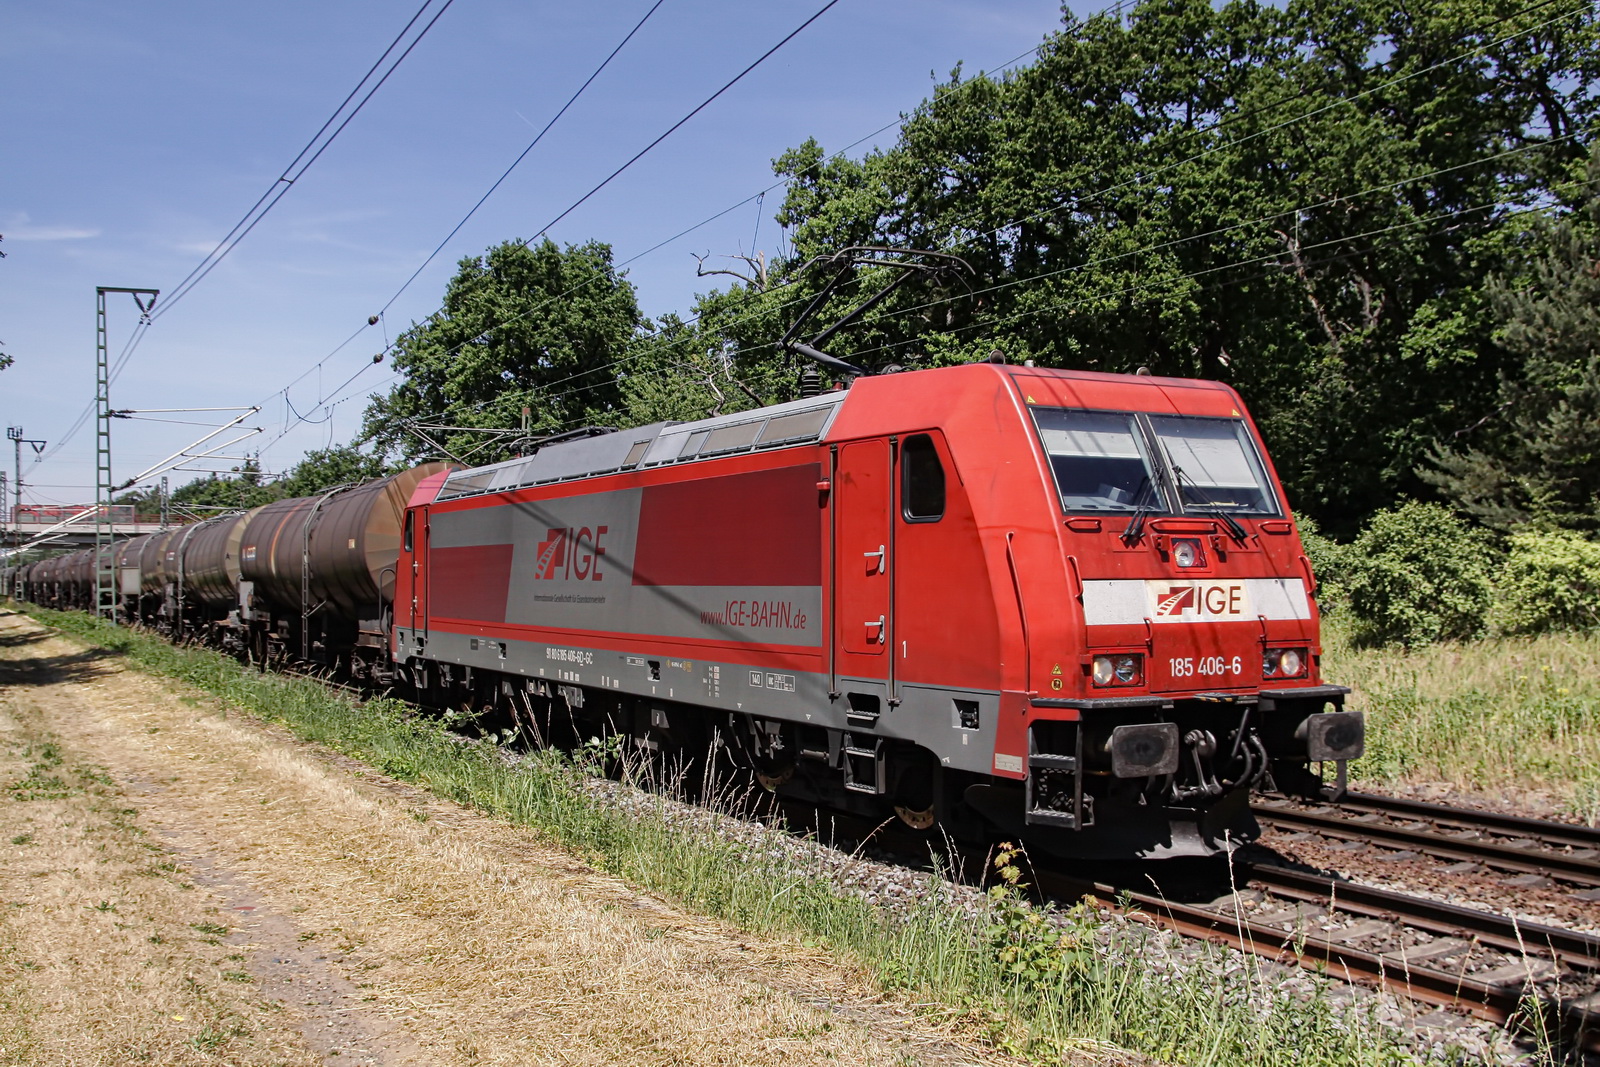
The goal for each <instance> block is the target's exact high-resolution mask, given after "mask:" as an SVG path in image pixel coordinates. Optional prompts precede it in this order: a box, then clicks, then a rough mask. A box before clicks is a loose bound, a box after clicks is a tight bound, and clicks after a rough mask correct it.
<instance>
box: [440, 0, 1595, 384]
mask: <svg viewBox="0 0 1600 1067" xmlns="http://www.w3.org/2000/svg"><path fill="white" fill-rule="evenodd" d="M1555 2H1557V0H1535V2H1534V3H1532V4H1529V5H1527V6H1526V7H1523V8H1521V9H1519V10H1518V11H1516V12H1513V13H1512V14H1510V15H1507V16H1505V17H1503V18H1500V19H1497V20H1495V21H1494V22H1492V23H1490V25H1489V27H1488V28H1489V29H1491V30H1492V29H1495V28H1498V27H1499V26H1501V25H1504V24H1505V23H1507V22H1509V21H1512V20H1514V19H1517V18H1520V17H1522V16H1524V15H1527V14H1530V13H1532V12H1534V11H1537V10H1539V9H1541V8H1544V7H1547V6H1549V5H1550V4H1552V3H1555ZM1123 6H1124V5H1123V4H1121V3H1119V4H1117V5H1114V6H1113V8H1110V9H1107V11H1106V12H1102V13H1101V14H1100V15H1099V16H1095V17H1096V18H1098V17H1105V16H1106V15H1108V14H1113V13H1116V12H1118V11H1120V9H1121V8H1122V7H1123ZM1585 7H1586V5H1579V6H1578V7H1574V8H1571V9H1568V10H1566V11H1564V12H1562V13H1561V14H1559V15H1557V16H1554V17H1553V18H1551V19H1547V20H1545V21H1544V22H1541V23H1538V24H1536V25H1534V26H1530V27H1524V28H1523V29H1520V30H1517V31H1515V32H1514V33H1510V34H1506V35H1505V36H1503V37H1500V38H1498V39H1496V40H1494V41H1490V42H1486V43H1484V44H1480V45H1478V46H1475V47H1474V48H1472V49H1469V50H1467V51H1466V52H1463V53H1461V54H1460V55H1457V56H1454V57H1451V58H1450V59H1447V60H1441V61H1439V62H1437V63H1434V64H1431V65H1429V66H1428V67H1425V68H1421V69H1419V70H1416V71H1410V72H1407V73H1405V74H1403V75H1398V76H1396V77H1394V78H1390V79H1385V80H1384V81H1383V82H1381V83H1380V84H1378V85H1375V86H1373V87H1371V88H1370V89H1367V90H1363V91H1362V92H1360V93H1357V94H1354V95H1352V96H1348V97H1340V98H1338V99H1336V100H1333V101H1330V102H1329V103H1328V104H1325V105H1323V106H1321V107H1316V108H1313V109H1310V110H1308V111H1306V112H1303V113H1301V114H1299V115H1296V116H1294V117H1292V118H1289V119H1286V120H1284V121H1283V122H1280V123H1277V124H1275V125H1273V126H1271V127H1268V128H1266V129H1263V130H1259V131H1255V132H1254V133H1251V134H1247V135H1246V136H1245V137H1242V138H1235V139H1231V140H1227V141H1220V142H1218V143H1215V144H1213V145H1209V146H1207V147H1206V148H1204V149H1202V150H1201V151H1199V152H1196V153H1193V154H1191V155H1190V156H1188V157H1186V158H1184V159H1182V160H1179V161H1177V162H1176V163H1173V164H1167V165H1164V166H1162V167H1158V168H1156V169H1155V170H1152V171H1147V172H1145V173H1143V174H1141V175H1139V176H1138V177H1137V178H1134V179H1130V180H1129V181H1127V182H1123V183H1119V184H1118V185H1116V186H1110V187H1104V188H1101V189H1098V190H1095V191H1093V192H1091V193H1088V194H1086V195H1085V196H1083V197H1080V198H1077V199H1075V200H1073V201H1071V202H1070V203H1069V204H1067V205H1054V206H1052V207H1050V208H1046V209H1043V210H1041V211H1037V212H1035V213H1033V214H1031V215H1029V216H1023V217H1021V218H1018V219H1015V220H1012V221H1010V222H1005V223H1002V224H1000V225H999V226H997V227H995V228H994V229H991V230H988V231H986V232H985V233H984V234H981V235H976V236H989V235H995V234H999V233H1001V232H1003V231H1004V230H1006V229H1008V228H1010V227H1013V226H1018V225H1021V224H1023V223H1025V222H1027V221H1031V220H1032V219H1036V218H1039V217H1042V216H1043V215H1045V214H1050V213H1052V212H1055V211H1059V210H1064V209H1067V208H1070V207H1076V206H1080V205H1082V204H1086V203H1088V202H1090V201H1092V200H1093V199H1095V198H1097V197H1100V196H1104V195H1107V194H1109V193H1110V192H1113V191H1116V190H1119V189H1123V188H1127V187H1130V186H1132V185H1135V184H1139V183H1142V182H1145V181H1149V180H1151V179H1153V178H1155V177H1157V176H1158V175H1160V174H1163V173H1166V172H1167V171H1168V170H1170V169H1172V168H1173V167H1176V166H1181V165H1184V164H1187V163H1190V162H1194V161H1195V160H1197V159H1200V158H1202V157H1204V156H1206V155H1208V154H1210V153H1212V152H1216V151H1220V150H1222V149H1225V148H1229V147H1232V146H1234V145H1237V144H1241V143H1243V142H1244V141H1246V140H1250V139H1253V138H1255V137H1258V136H1262V135H1265V134H1266V133H1269V132H1273V131H1276V130H1281V129H1284V128H1287V127H1289V126H1292V125H1294V124H1296V123H1298V122H1303V121H1306V120H1308V119H1310V118H1314V117H1315V116H1317V115H1320V114H1323V113H1325V112H1326V111H1328V110H1331V109H1333V108H1336V107H1339V106H1341V105H1344V104H1348V103H1352V102H1354V101H1356V100H1359V99H1361V98H1363V97H1366V96H1369V95H1372V94H1374V93H1377V92H1379V91H1382V90H1384V89H1387V88H1392V87H1393V86H1394V85H1397V84H1400V83H1402V82H1405V81H1409V80H1411V79H1412V78H1416V77H1420V76H1421V75H1423V74H1427V73H1430V72H1432V71H1435V70H1439V69H1441V68H1443V67H1445V66H1448V65H1451V64H1453V63H1458V62H1460V61H1462V60H1464V59H1468V58H1471V57H1472V56H1475V55H1478V54H1481V53H1483V52H1485V51H1487V50H1488V49H1490V48H1493V47H1495V46H1497V45H1499V44H1503V43H1505V42H1506V41H1509V40H1512V39H1514V38H1515V37H1518V36H1522V35H1524V34H1528V33H1532V32H1535V31H1537V30H1539V29H1542V28H1543V27H1545V26H1548V25H1551V24H1553V23H1554V22H1557V21H1560V20H1561V19H1564V18H1566V17H1568V16H1570V15H1572V14H1575V13H1577V12H1579V11H1582V10H1585ZM1088 21H1093V20H1092V19H1091V20H1088ZM1048 43H1049V42H1048V41H1046V42H1041V44H1040V45H1039V46H1036V47H1035V48H1034V49H1031V50H1030V51H1029V52H1025V53H1023V54H1022V55H1023V56H1026V55H1029V54H1032V53H1035V52H1037V51H1038V50H1039V48H1042V47H1044V45H1045V44H1048ZM1018 58H1022V57H1018ZM1012 62H1015V60H1013V61H1012ZM973 84H980V82H979V81H978V80H977V79H974V80H972V81H968V82H964V83H962V85H961V86H959V87H957V89H960V88H964V87H965V86H968V85H973ZM953 91H954V90H953ZM1297 99H1299V97H1298V96H1295V95H1289V96H1285V97H1283V98H1281V99H1280V100H1278V101H1275V102H1274V103H1272V104H1270V105H1265V106H1263V107H1258V108H1253V109H1250V110H1249V111H1248V112H1243V113H1232V114H1230V115H1228V116H1225V117H1224V118H1223V119H1221V120H1219V121H1218V122H1216V123H1213V124H1212V125H1211V126H1208V127H1203V128H1198V129H1196V130H1194V131H1192V132H1193V133H1195V134H1204V133H1209V132H1213V131H1215V130H1217V129H1220V128H1222V127H1223V126H1225V125H1228V124H1231V123H1232V122H1234V121H1237V119H1239V118H1242V117H1246V116H1248V115H1255V114H1260V113H1263V112H1265V111H1270V110H1274V109H1276V108H1278V107H1283V106H1287V105H1288V104H1290V103H1293V102H1294V101H1295V100H1297ZM893 125H895V123H891V124H890V126H893ZM890 126H886V127H883V129H888V128H890ZM878 132H880V133H881V132H882V130H880V131H878ZM875 135H876V134H872V135H869V137H870V136H875ZM857 143H860V142H859V141H858V142H857ZM1539 143H1544V142H1539ZM851 147H853V146H851ZM844 151H848V148H847V149H845V150H844ZM839 154H842V153H839ZM836 157H837V154H836V155H835V156H834V157H830V158H836ZM787 180H792V179H786V181H787ZM786 181H785V182H779V183H776V184H775V185H773V186H770V187H768V189H767V190H763V192H762V193H758V194H755V196H752V197H749V198H746V199H745V200H744V201H741V202H740V203H739V204H737V205H734V206H733V207H730V208H728V209H725V210H724V211H723V212H721V213H719V214H718V215H717V216H713V218H716V217H720V216H721V215H722V214H726V213H727V211H731V210H734V209H736V208H737V207H741V206H743V205H744V204H747V203H749V202H750V201H751V200H753V199H755V198H756V196H760V195H764V193H765V192H768V191H771V189H774V188H777V187H778V186H780V185H782V184H785V183H786ZM699 225H703V223H702V224H699ZM687 232H689V231H683V233H680V234H678V235H677V236H675V237H673V238H669V239H668V241H667V242H662V244H666V243H670V242H671V241H673V240H676V239H678V237H681V236H683V234H684V233H687ZM524 243H526V242H524ZM662 244H658V245H656V246H653V247H652V248H651V249H648V250H647V251H646V253H642V254H648V252H651V251H654V250H655V249H656V248H659V247H661V246H662ZM949 247H950V246H949V245H947V250H948V248H949ZM626 262H631V260H629V261H626ZM626 262H625V263H624V264H621V265H624V266H625V265H626ZM591 284H594V282H593V281H592V280H591V281H590V282H586V283H582V284H580V285H578V286H574V287H573V288H571V289H569V290H567V291H566V292H564V293H562V294H559V295H557V296H554V297H549V298H546V299H545V300H544V301H541V302H540V303H539V304H537V305H535V306H534V307H533V308H529V309H525V310H524V311H521V312H519V313H517V314H516V315H512V316H510V317H508V318H507V319H504V320H501V321H500V322H498V323H496V324H495V325H494V326H491V327H490V329H498V328H501V327H503V326H505V325H508V324H510V323H512V322H515V321H517V320H518V319H520V318H523V317H525V316H526V315H528V314H532V313H534V312H536V311H537V310H539V309H540V308H543V307H546V306H548V305H550V304H551V303H553V302H555V301H556V300H561V299H565V298H567V297H569V296H571V295H573V294H575V293H576V292H579V291H581V290H582V289H583V288H584V287H586V286H587V285H591ZM793 284H795V281H793V280H791V281H790V282H786V283H780V284H779V286H776V287H773V288H783V287H788V286H792V285H793ZM768 291H769V292H770V291H771V289H769V290H768ZM793 303H794V302H790V303H789V304H783V305H779V307H778V308H777V309H772V308H768V309H763V313H770V312H771V311H773V310H782V308H783V307H787V306H792V304H793ZM441 310H442V309H441ZM437 314H439V312H434V315H432V316H429V317H430V318H432V317H434V316H436V315H437ZM698 318H699V316H694V317H692V318H691V319H689V320H686V321H688V322H693V321H696V320H697V319H698ZM460 347H461V346H460V345H459V344H458V345H456V346H455V347H454V348H452V349H450V350H449V352H448V353H447V354H453V353H455V352H456V351H459V349H460ZM604 369H606V368H604V367H597V368H589V369H586V370H584V371H580V372H578V373H577V374H576V375H573V376H571V377H582V376H585V375H588V374H593V373H598V372H600V371H602V370H604ZM564 380H565V379H564ZM551 384H559V382H557V383H551Z"/></svg>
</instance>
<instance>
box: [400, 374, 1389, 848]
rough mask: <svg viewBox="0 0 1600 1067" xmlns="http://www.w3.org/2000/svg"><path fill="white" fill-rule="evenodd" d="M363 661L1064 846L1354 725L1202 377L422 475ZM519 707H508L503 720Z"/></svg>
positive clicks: (1098, 837)
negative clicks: (721, 748) (381, 629)
mask: <svg viewBox="0 0 1600 1067" xmlns="http://www.w3.org/2000/svg"><path fill="white" fill-rule="evenodd" d="M393 573H394V575H395V581H394V599H393V605H392V621H391V622H389V623H388V639H389V642H390V644H389V649H388V651H389V653H390V655H391V657H392V661H391V663H390V664H387V665H383V666H381V667H380V666H376V665H375V666H373V667H372V668H371V669H372V670H373V671H374V672H378V671H380V670H388V671H393V672H394V674H395V675H396V676H398V677H400V678H402V679H404V680H405V681H406V682H408V683H409V684H411V685H414V686H415V687H416V689H417V690H419V691H421V692H423V693H425V694H427V695H429V696H431V697H432V698H433V699H435V700H440V701H460V700H462V699H464V698H465V699H468V700H471V701H472V702H474V703H477V704H480V705H481V704H483V703H485V702H490V703H498V704H504V705H505V706H507V707H508V708H510V709H511V710H513V711H514V712H519V713H520V714H526V715H527V716H529V717H530V719H531V720H532V721H530V722H529V725H530V726H531V727H532V728H534V729H535V730H537V731H539V732H540V733H542V734H543V733H556V734H560V733H561V732H562V731H563V730H565V731H567V732H568V733H570V734H573V735H583V734H594V733H620V734H623V735H625V736H627V737H629V738H631V739H633V740H634V741H635V742H636V743H637V744H639V745H641V746H643V747H644V748H647V749H649V750H652V751H664V752H668V753H672V752H676V753H679V754H681V755H683V756H685V757H686V758H693V757H694V756H695V755H696V754H697V753H703V752H705V751H706V748H705V746H706V745H708V744H710V743H711V742H712V739H713V738H716V739H717V740H718V741H720V742H721V743H722V744H724V745H726V746H727V748H728V750H729V751H730V752H731V753H733V754H734V755H735V757H736V758H737V759H739V760H740V761H742V762H744V763H745V764H747V765H749V766H750V767H753V768H754V770H755V772H756V773H757V774H758V776H759V778H760V780H761V782H762V783H763V784H764V785H765V786H767V787H768V788H770V789H772V790H775V791H777V792H779V793H781V794H786V795H792V796H794V797H797V798H801V799H805V800H812V801H818V802H822V803H824V804H827V805H830V806H833V807H836V808H844V809H847V810H851V811H853V812H856V813H859V814H861V815H865V816H868V817H889V816H890V814H891V813H893V814H897V815H898V816H899V817H900V818H901V819H902V820H903V821H904V822H906V823H907V824H909V825H911V826H913V827H919V828H926V827H930V826H932V825H934V824H935V823H939V824H941V825H942V826H943V827H945V828H946V829H948V830H949V831H951V832H952V833H954V834H956V835H957V836H980V837H981V836H983V835H989V836H993V835H997V834H998V835H1011V836H1016V837H1019V838H1021V839H1022V840H1025V841H1027V842H1028V843H1029V844H1030V846H1031V847H1034V848H1042V849H1045V850H1047V851H1050V852H1054V853H1061V854H1069V855H1096V856H1126V857H1154V856H1171V855H1195V854H1205V853H1210V852H1216V851H1221V850H1225V849H1227V848H1229V847H1231V845H1232V844H1234V843H1237V842H1240V841H1244V840H1248V839H1250V838H1251V837H1253V836H1254V834H1255V833H1256V826H1255V824H1254V820H1253V819H1252V817H1251V815H1250V812H1249V808H1248V798H1249V793H1250V791H1251V789H1252V788H1255V787H1260V786H1262V785H1264V784H1271V785H1275V786H1276V787H1277V788H1279V789H1283V790H1286V791H1291V792H1311V791H1314V790H1316V789H1318V788H1320V779H1319V776H1318V775H1317V774H1316V773H1315V772H1316V768H1317V765H1319V764H1329V763H1331V764H1332V765H1333V768H1334V770H1335V772H1336V774H1337V778H1338V782H1339V784H1340V785H1341V786H1342V782H1343V779H1344V769H1345V765H1346V763H1347V761H1348V760H1350V759H1354V758H1356V757H1358V756H1359V755H1361V752H1362V747H1363V742H1364V734H1363V722H1362V718H1361V716H1360V714H1359V713H1358V712H1349V711H1344V710H1342V699H1343V696H1344V694H1345V692H1346V690H1344V689H1343V688H1341V687H1339V686H1334V685H1327V684H1324V683H1323V681H1322V679H1321V677H1320V675H1319V669H1318V657H1319V653H1320V649H1319V646H1318V622H1317V613H1316V606H1315V599H1314V593H1315V580H1314V577H1313V575H1312V571H1311V567H1310V564H1309V562H1308V561H1307V558H1306V555H1305V553H1304V550H1303V549H1302V547H1301V544H1300V540H1299V537H1298V535H1297V533H1296V531H1295V527H1294V523H1293V520H1292V518H1291V515H1290V512H1289V510H1288V507H1287V505H1286V503H1285V500H1284V494H1283V490H1282V488H1281V486H1280V484H1279V482H1278V479H1277V477H1276V474H1275V473H1274V471H1273V469H1272V465H1271V461H1270V460H1269V458H1268V457H1267V455H1266V452H1265V450H1264V449H1263V448H1262V447H1261V445H1260V440H1259V437H1258V435H1257V433H1256V430H1255V427H1254V425H1253V424H1252V422H1251V420H1250V418H1249V416H1248V415H1247V414H1246V413H1245V409H1244V406H1243V404H1242V402H1241V401H1240V399H1239V396H1238V394H1237V393H1235V392H1234V391H1233V390H1232V389H1230V388H1229V387H1227V386H1225V385H1222V384H1218V383H1214V382H1205V381H1191V380H1181V379H1172V378H1158V377H1150V376H1134V375H1113V374H1097V373H1082V372H1069V371H1051V370H1042V369H1035V368H1031V367H1019V366H1004V365H996V364H974V365H968V366H961V367H950V368H942V369H936V370H925V371H916V372H910V373H901V374H893V375H884V376H879V377H864V378H859V379H857V380H855V381H854V382H853V383H852V384H851V386H850V388H849V389H848V390H844V391H839V392H832V393H825V394H822V395H819V396H813V397H808V398H805V399H801V400H796V401H793V402H790V403H786V404H779V405H776V406H773V407H768V408H762V409H758V410H754V411H746V412H740V413H737V414H734V415H727V416H722V417H718V418H713V419H708V420H704V421H701V422H694V423H685V424H658V425H654V426H647V427H642V428H639V429H635V430H625V431H620V432H616V433H610V434H605V435H603V436H594V437H588V438H583V439H579V440H573V441H568V442H565V443H560V444H553V445H549V446H547V447H544V448H542V449H541V450H540V451H538V452H537V453H535V454H534V455H533V456H531V457H528V458H525V459H517V460H512V461H510V462H507V463H501V464H497V465H494V466H490V467H482V468H477V469H471V470H456V471H441V472H438V473H435V474H433V475H431V476H429V477H426V478H424V479H422V480H421V481H420V482H419V483H418V484H417V486H416V489H415V491H414V492H413V493H412V494H411V496H410V501H409V504H408V506H407V507H406V510H405V514H404V520H403V531H402V535H401V545H400V551H399V559H398V565H397V567H396V569H395V571H394V572H393ZM519 709H520V711H519Z"/></svg>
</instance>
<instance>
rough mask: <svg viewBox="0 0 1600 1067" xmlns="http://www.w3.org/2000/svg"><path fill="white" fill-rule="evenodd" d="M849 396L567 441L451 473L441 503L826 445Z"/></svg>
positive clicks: (826, 396) (841, 394) (831, 395)
mask: <svg viewBox="0 0 1600 1067" xmlns="http://www.w3.org/2000/svg"><path fill="white" fill-rule="evenodd" d="M844 398H845V393H844V392H842V391H841V392H834V393H823V394H821V395H820V396H811V397H805V398H802V399H800V400H791V401H788V402H787V403H783V404H773V405H772V406H770V407H764V408H754V409H752V410H750V411H739V412H735V413H733V414H731V415H719V416H717V417H715V418H710V419H700V420H698V421H696V422H657V423H652V424H650V425H649V426H639V427H636V428H634V429H632V430H620V431H618V432H616V433H608V434H603V435H601V436H599V437H585V438H579V439H578V440H575V441H563V442H561V443H559V444H553V445H549V446H547V447H545V448H541V449H540V450H539V451H538V452H536V453H534V454H533V455H531V456H527V457H525V458H522V459H512V460H507V461H505V462H504V463H495V464H491V465H490V466H487V467H470V468H468V469H466V470H458V471H452V472H451V473H450V476H449V477H448V478H447V479H446V480H445V482H444V484H443V485H442V486H441V487H440V489H439V493H438V495H437V496H436V497H435V498H434V499H435V500H438V501H444V500H454V499H456V498H458V497H464V496H480V495H482V494H485V493H499V492H504V491H506V490H508V489H521V488H525V487H527V486H532V485H547V484H549V483H550V482H563V481H568V480H570V479H573V478H588V477H591V476H593V475H596V474H611V473H614V472H616V471H620V470H632V469H634V468H642V467H661V466H667V465H669V464H674V463H693V462H696V461H698V460H703V459H712V458H714V457H718V456H728V455H734V454H736V453H739V452H755V451H762V450H765V449H769V448H782V447H785V446H789V445H798V444H807V443H810V442H814V441H820V440H821V439H822V437H823V435H824V434H826V433H827V432H828V426H829V425H830V424H831V423H832V422H833V416H834V414H835V413H836V412H837V411H838V409H839V405H840V404H842V403H843V402H844Z"/></svg>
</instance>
